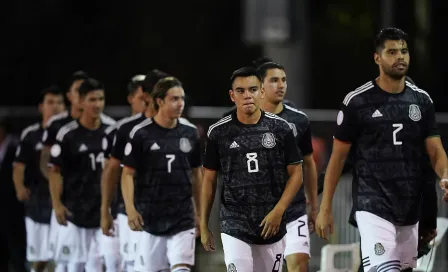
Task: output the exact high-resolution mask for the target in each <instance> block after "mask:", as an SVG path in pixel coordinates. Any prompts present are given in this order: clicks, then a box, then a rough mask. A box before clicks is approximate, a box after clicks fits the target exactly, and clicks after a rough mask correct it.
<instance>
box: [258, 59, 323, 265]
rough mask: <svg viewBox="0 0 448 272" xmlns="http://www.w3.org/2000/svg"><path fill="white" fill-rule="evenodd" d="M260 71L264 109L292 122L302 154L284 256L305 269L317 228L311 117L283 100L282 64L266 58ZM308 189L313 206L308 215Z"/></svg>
mask: <svg viewBox="0 0 448 272" xmlns="http://www.w3.org/2000/svg"><path fill="white" fill-rule="evenodd" d="M257 72H258V75H259V77H260V78H261V81H262V83H263V84H262V86H263V87H262V88H263V90H264V93H265V96H264V99H263V100H261V101H262V102H261V106H260V107H261V109H263V110H264V111H266V112H271V113H274V114H276V115H278V116H280V117H281V118H283V119H285V120H286V121H288V122H289V124H290V126H291V127H292V130H293V132H294V136H295V137H296V141H297V145H298V147H299V149H300V152H301V153H302V156H303V172H304V179H303V181H304V184H303V185H304V186H302V187H301V188H300V191H299V193H298V194H297V196H296V197H295V198H294V200H293V202H292V203H291V205H290V206H289V208H288V209H287V210H286V217H285V220H286V230H287V233H286V236H285V242H286V247H285V259H286V263H287V266H288V271H290V272H299V271H300V272H306V271H307V267H308V259H309V258H310V231H309V229H308V226H310V227H311V229H314V223H315V220H316V217H317V170H316V164H315V162H314V159H313V146H312V143H311V128H310V121H309V120H308V117H307V116H306V115H305V113H303V112H302V111H299V110H297V109H295V108H293V107H290V106H288V105H285V104H284V103H283V99H284V96H285V94H286V91H287V86H288V85H287V80H286V73H285V69H284V67H283V66H282V65H280V64H278V63H274V62H267V63H264V64H262V65H261V66H259V67H258V69H257ZM305 190H306V193H307V194H306V195H307V199H308V201H309V203H310V207H311V209H310V214H309V216H308V215H307V205H306V198H305ZM308 222H310V224H308Z"/></svg>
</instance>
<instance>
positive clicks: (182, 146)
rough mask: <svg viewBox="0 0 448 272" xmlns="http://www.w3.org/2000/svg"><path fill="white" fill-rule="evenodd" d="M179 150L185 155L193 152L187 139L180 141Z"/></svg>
mask: <svg viewBox="0 0 448 272" xmlns="http://www.w3.org/2000/svg"><path fill="white" fill-rule="evenodd" d="M179 148H180V150H182V152H184V153H188V152H190V151H191V144H190V141H189V140H188V139H187V138H180V140H179Z"/></svg>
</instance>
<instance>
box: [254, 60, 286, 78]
mask: <svg viewBox="0 0 448 272" xmlns="http://www.w3.org/2000/svg"><path fill="white" fill-rule="evenodd" d="M271 69H280V70H283V71H284V70H285V67H283V65H281V64H278V63H276V62H266V63H263V64H262V65H260V66H259V67H258V68H257V74H258V77H259V78H260V80H261V82H263V81H264V79H265V77H266V75H267V74H268V71H269V70H271Z"/></svg>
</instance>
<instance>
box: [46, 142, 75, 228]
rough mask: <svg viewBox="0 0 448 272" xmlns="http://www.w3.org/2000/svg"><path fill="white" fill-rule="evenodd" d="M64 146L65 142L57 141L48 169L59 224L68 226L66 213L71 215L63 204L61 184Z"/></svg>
mask: <svg viewBox="0 0 448 272" xmlns="http://www.w3.org/2000/svg"><path fill="white" fill-rule="evenodd" d="M63 150H64V147H63V143H62V142H59V141H57V142H56V143H55V144H54V145H53V146H52V147H51V150H50V162H49V169H48V182H49V187H50V195H51V203H52V205H53V209H54V210H55V214H56V219H57V221H58V223H59V224H61V225H64V226H66V225H67V220H66V215H71V213H70V212H69V211H68V210H67V208H66V207H65V206H64V204H62V201H61V194H62V190H61V184H62V175H61V167H63V162H64V159H63V157H64V155H63V154H64V153H63Z"/></svg>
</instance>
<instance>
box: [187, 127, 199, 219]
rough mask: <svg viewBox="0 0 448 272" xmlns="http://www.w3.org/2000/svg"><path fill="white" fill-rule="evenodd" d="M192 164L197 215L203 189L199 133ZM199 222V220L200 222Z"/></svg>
mask: <svg viewBox="0 0 448 272" xmlns="http://www.w3.org/2000/svg"><path fill="white" fill-rule="evenodd" d="M189 161H190V166H191V167H192V174H193V201H194V208H195V214H196V216H199V213H200V202H201V201H200V198H201V189H202V160H201V144H200V139H199V134H198V135H197V138H196V142H195V145H194V149H193V151H192V152H191V154H190V158H189ZM198 223H199V222H198Z"/></svg>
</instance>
